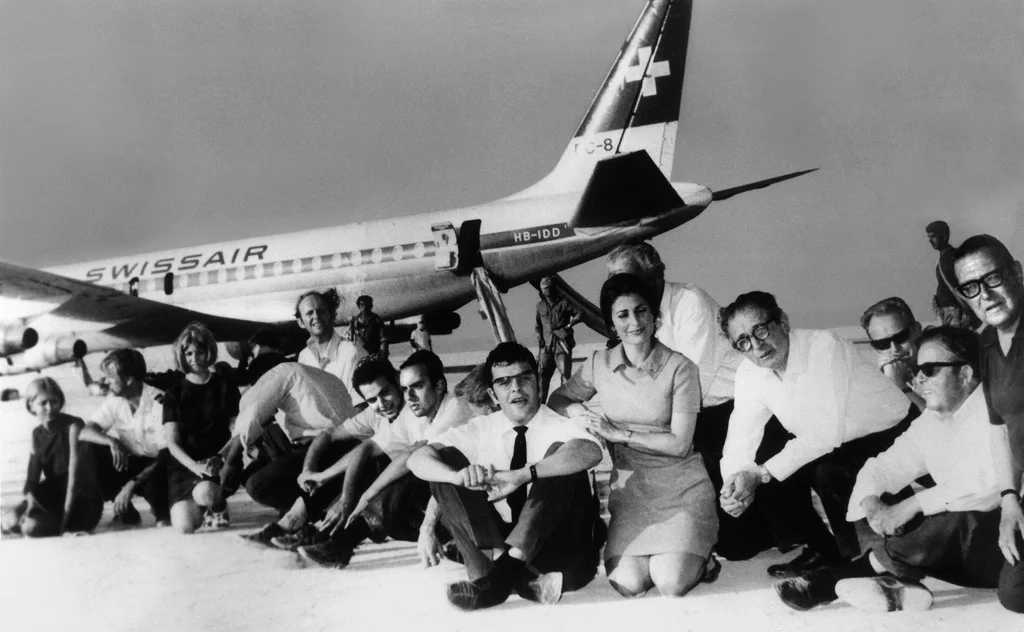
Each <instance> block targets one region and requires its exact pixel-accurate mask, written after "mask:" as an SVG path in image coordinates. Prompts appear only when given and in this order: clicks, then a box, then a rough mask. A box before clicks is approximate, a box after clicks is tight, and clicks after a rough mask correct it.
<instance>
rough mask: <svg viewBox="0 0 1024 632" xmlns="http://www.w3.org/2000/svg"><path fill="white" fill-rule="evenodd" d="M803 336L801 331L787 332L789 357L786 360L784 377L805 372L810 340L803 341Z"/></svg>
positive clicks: (791, 330)
mask: <svg viewBox="0 0 1024 632" xmlns="http://www.w3.org/2000/svg"><path fill="white" fill-rule="evenodd" d="M798 332H799V333H798ZM803 334H804V332H803V330H797V329H790V330H789V357H788V358H787V359H786V372H785V374H784V375H789V374H790V373H797V374H799V373H806V372H807V365H808V358H807V356H808V355H809V351H810V348H811V345H810V340H805V338H806V337H807V336H804V335H803ZM805 343H806V344H805Z"/></svg>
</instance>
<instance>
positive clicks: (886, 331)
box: [860, 296, 924, 408]
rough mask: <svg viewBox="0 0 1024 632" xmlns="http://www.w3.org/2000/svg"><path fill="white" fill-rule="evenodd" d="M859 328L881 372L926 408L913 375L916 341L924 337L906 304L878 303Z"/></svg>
mask: <svg viewBox="0 0 1024 632" xmlns="http://www.w3.org/2000/svg"><path fill="white" fill-rule="evenodd" d="M860 326H861V327H863V328H864V332H865V333H866V334H867V335H868V342H870V344H871V348H873V349H874V350H875V351H877V352H878V369H879V370H880V371H881V372H882V373H883V374H884V375H885V377H887V378H889V379H890V380H892V383H893V384H895V385H896V386H898V387H900V390H902V391H903V392H904V393H906V395H907V397H909V398H910V400H911V401H912V402H914V403H915V404H917V407H918V408H924V400H922V399H921V397H920V396H919V395H918V394H917V393H915V392H914V390H913V384H912V382H913V379H914V376H913V375H911V374H910V365H911V363H912V362H913V358H914V355H913V351H914V345H913V341H914V338H916V337H917V335H918V334H920V333H921V323H919V322H918V321H917V319H915V318H914V313H913V312H912V311H911V310H910V306H909V305H907V302H906V301H904V300H903V299H902V298H900V297H898V296H891V297H889V298H886V299H882V300H881V301H878V302H877V303H875V304H874V305H872V306H871V307H869V308H867V309H866V310H865V311H864V314H863V315H862V316H861V317H860Z"/></svg>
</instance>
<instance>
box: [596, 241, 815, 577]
mask: <svg viewBox="0 0 1024 632" xmlns="http://www.w3.org/2000/svg"><path fill="white" fill-rule="evenodd" d="M607 267H608V275H609V276H611V275H613V274H619V273H623V272H624V273H628V274H632V275H635V276H638V277H640V278H641V279H643V280H644V281H646V282H647V283H648V284H650V285H651V286H652V287H653V288H654V290H655V292H656V293H657V294H658V295H659V296H661V304H660V305H659V310H658V311H659V314H660V316H661V321H660V325H659V327H658V331H657V334H656V335H657V338H658V341H659V342H661V343H662V344H664V345H665V346H667V347H668V348H670V349H672V350H674V351H678V352H679V353H681V354H683V355H684V356H686V357H687V358H688V359H689V360H691V361H692V362H693V363H694V364H696V365H697V369H698V371H699V374H700V390H701V409H700V412H699V413H698V414H697V423H696V426H695V427H694V433H693V449H694V450H696V451H697V452H700V454H701V456H702V457H704V464H705V466H706V467H707V470H708V476H709V477H710V478H711V484H712V485H714V486H715V489H721V488H722V482H723V480H722V472H721V468H720V466H719V462H720V461H721V459H722V448H723V447H724V445H725V437H726V434H727V433H728V431H729V417H730V415H732V409H733V397H734V390H735V382H736V368H737V367H738V366H739V365H740V362H741V361H742V360H743V356H742V355H741V354H740V353H739V352H738V351H736V350H735V349H733V348H732V345H730V344H729V339H728V338H726V337H725V336H724V335H722V328H721V317H720V315H719V312H720V311H721V306H720V305H719V304H718V302H717V301H715V299H714V298H712V297H711V295H710V294H708V293H707V292H706V291H704V290H703V289H701V288H699V287H697V286H696V285H693V284H690V283H676V282H672V281H666V280H665V264H664V263H663V262H662V260H661V256H660V255H659V254H658V251H657V250H655V248H654V246H652V245H651V244H650V243H648V242H628V243H625V244H621V245H619V246H617V247H616V248H615V249H614V250H612V251H611V252H610V253H608V260H607ZM788 437H789V435H788V434H787V433H786V431H785V430H784V429H783V428H782V426H780V425H779V423H778V421H777V420H775V419H772V420H771V421H770V422H769V423H768V425H767V426H766V427H765V432H764V439H763V440H762V443H763V445H764V448H763V449H764V450H766V451H767V452H769V453H773V452H777V451H778V450H779V449H781V447H782V446H783V445H784V444H785V442H786V440H787V439H788ZM718 523H719V533H718V544H717V545H716V546H715V552H716V553H717V554H719V555H721V556H723V557H725V558H727V559H748V558H750V557H752V556H754V555H756V554H757V553H759V552H760V551H763V550H764V549H766V548H769V547H771V546H773V545H774V544H775V538H773V537H772V531H771V529H769V528H768V525H767V523H766V521H765V519H764V516H763V515H762V514H761V513H760V512H757V511H752V512H748V513H745V514H743V515H741V516H730V515H729V514H728V513H726V512H725V511H723V510H722V509H721V508H719V511H718ZM789 531H790V533H794V534H795V533H797V532H799V529H798V528H796V527H795V526H794V528H793V529H791V530H789ZM778 541H779V545H780V546H792V545H795V544H800V542H794V541H792V538H791V537H790V535H789V533H780V534H779V537H778Z"/></svg>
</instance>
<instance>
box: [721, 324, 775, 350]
mask: <svg viewBox="0 0 1024 632" xmlns="http://www.w3.org/2000/svg"><path fill="white" fill-rule="evenodd" d="M777 322H779V319H778V318H777V317H772V318H769V319H768V320H766V321H764V322H763V323H758V324H756V325H754V328H753V329H751V330H750V335H749V336H748V335H747V334H743V335H742V336H740V337H739V338H737V339H736V340H734V341H733V342H732V347H733V349H735V350H737V351H742V352H747V351H750V350H751V349H753V348H754V341H753V340H752V339H751V336H753V337H754V338H757V339H758V340H760V341H762V342H763V341H765V340H768V336H770V335H772V330H771V329H769V325H771V324H772V323H777Z"/></svg>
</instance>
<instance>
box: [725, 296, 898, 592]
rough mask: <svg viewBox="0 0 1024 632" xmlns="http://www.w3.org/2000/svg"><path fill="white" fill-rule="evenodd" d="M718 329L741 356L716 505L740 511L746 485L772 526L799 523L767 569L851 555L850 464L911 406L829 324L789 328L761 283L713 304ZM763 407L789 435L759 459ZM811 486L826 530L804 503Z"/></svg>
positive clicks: (866, 454)
mask: <svg viewBox="0 0 1024 632" xmlns="http://www.w3.org/2000/svg"><path fill="white" fill-rule="evenodd" d="M722 330H723V332H724V333H725V334H726V335H728V337H729V340H730V341H731V342H732V344H733V346H734V347H735V348H736V349H737V350H738V351H739V352H740V353H742V354H743V355H744V361H743V362H742V363H741V364H740V367H739V369H737V371H736V404H735V409H734V410H733V413H732V417H731V418H730V419H729V434H728V437H727V438H726V441H725V449H724V451H723V455H722V475H723V476H724V477H725V483H724V485H723V487H722V492H721V499H720V500H721V505H722V508H723V509H724V510H725V511H727V512H728V513H729V514H731V515H741V514H743V513H744V512H745V511H746V510H747V509H748V508H749V507H750V506H751V503H752V502H753V500H754V497H755V493H756V494H757V495H758V496H759V497H760V502H759V503H758V505H759V510H760V511H761V512H763V513H764V514H765V515H766V517H767V519H768V522H769V524H771V527H772V529H773V531H777V530H779V529H784V528H789V527H790V526H791V525H792V524H794V522H795V524H798V525H800V526H802V527H804V528H805V531H806V532H805V533H804V534H803V538H802V541H803V542H805V543H806V545H807V546H806V548H805V549H804V551H803V552H802V553H801V554H800V555H799V556H797V558H795V559H794V560H792V561H790V562H788V563H786V564H778V565H773V566H770V567H769V568H768V573H769V574H770V575H772V576H773V577H780V578H781V577H792V576H794V575H797V574H799V573H802V572H804V571H808V570H811V569H813V568H819V567H822V566H830V565H837V564H840V563H842V562H843V561H845V560H849V559H852V558H853V557H854V556H855V555H857V554H858V553H859V552H860V546H859V544H858V541H857V534H856V531H855V529H854V527H853V525H851V524H850V523H848V522H847V521H846V506H847V504H848V503H849V500H850V492H851V491H852V490H853V483H854V481H855V479H856V476H857V472H858V471H859V470H860V468H861V466H862V465H863V464H864V462H865V461H866V460H867V459H868V458H870V457H872V456H875V455H876V454H878V453H879V452H881V451H883V450H885V449H886V448H888V447H889V446H890V445H891V444H892V442H893V440H894V439H895V438H896V437H897V436H899V434H900V433H901V432H903V430H905V429H906V428H907V427H908V426H909V424H910V421H911V419H913V418H914V417H915V416H916V415H917V409H916V408H915V407H913V406H911V403H910V400H908V399H907V396H906V395H904V394H903V393H902V392H901V391H900V389H899V388H897V387H896V385H895V384H893V383H892V382H891V381H889V380H888V379H887V378H886V377H885V376H884V375H882V374H881V373H880V372H879V371H878V370H877V369H876V368H875V367H873V366H871V364H869V363H868V362H867V361H866V360H864V359H863V358H861V356H860V354H859V353H857V351H856V350H855V349H854V348H853V345H852V344H851V343H850V342H848V341H846V340H843V339H842V338H840V337H838V336H836V335H835V334H833V333H832V332H830V331H824V330H809V329H791V328H790V326H789V318H788V317H787V316H786V314H785V313H784V312H783V311H782V309H780V308H779V305H778V303H777V302H776V301H775V297H774V296H772V295H771V294H768V293H767V292H750V293H747V294H743V295H740V296H739V297H738V298H737V299H736V301H734V302H733V303H732V304H731V305H729V306H728V307H726V308H725V309H723V310H722ZM772 415H774V416H775V417H777V418H778V420H779V422H780V423H781V424H782V425H783V427H785V428H786V430H788V431H789V432H790V434H791V435H792V438H791V439H790V440H789V441H788V442H786V444H785V446H784V447H783V448H782V449H781V450H780V451H779V452H778V453H777V454H775V455H774V456H772V455H768V456H770V458H767V459H762V458H761V456H762V455H761V454H759V452H758V446H759V445H760V443H761V436H762V434H763V432H764V427H765V424H766V423H767V422H768V420H769V419H770V418H771V417H772ZM811 489H813V490H814V491H815V492H817V494H818V496H819V497H820V498H821V504H822V507H823V508H824V510H825V514H826V516H827V517H828V522H829V526H830V527H831V530H832V533H829V530H828V529H827V528H826V527H825V525H824V524H823V523H822V521H821V520H820V519H819V518H818V517H817V514H816V512H815V511H814V507H813V504H812V502H811ZM833 534H834V535H833Z"/></svg>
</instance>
